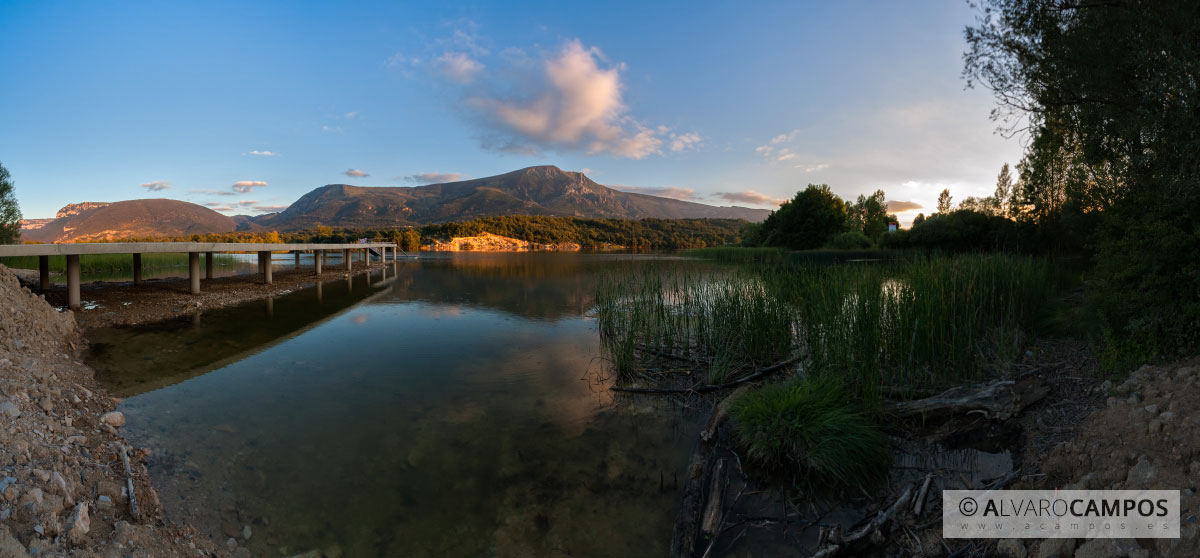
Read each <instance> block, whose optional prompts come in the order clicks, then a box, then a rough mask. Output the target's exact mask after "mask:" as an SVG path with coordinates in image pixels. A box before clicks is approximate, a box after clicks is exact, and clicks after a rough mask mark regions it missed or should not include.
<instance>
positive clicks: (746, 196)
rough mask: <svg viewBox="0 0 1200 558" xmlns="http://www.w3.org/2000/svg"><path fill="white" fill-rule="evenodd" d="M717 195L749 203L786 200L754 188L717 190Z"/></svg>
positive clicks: (758, 203) (777, 203) (759, 203)
mask: <svg viewBox="0 0 1200 558" xmlns="http://www.w3.org/2000/svg"><path fill="white" fill-rule="evenodd" d="M715 195H716V197H718V198H721V199H723V200H725V201H729V202H733V203H748V204H751V205H780V204H782V203H783V202H784V200H777V199H772V198H771V197H770V196H768V195H766V194H760V193H758V192H755V191H754V190H746V191H743V192H717V193H716V194H715Z"/></svg>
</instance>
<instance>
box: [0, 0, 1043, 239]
mask: <svg viewBox="0 0 1200 558" xmlns="http://www.w3.org/2000/svg"><path fill="white" fill-rule="evenodd" d="M973 15H974V14H973V13H972V12H971V11H970V9H969V8H968V7H967V6H966V4H965V3H960V2H953V1H945V2H943V1H938V2H903V3H896V2H879V3H868V2H830V3H803V2H779V3H755V2H741V3H736V4H731V3H728V2H712V3H703V2H681V3H667V2H662V3H644V2H634V3H617V2H604V3H586V4H585V3H563V2H522V3H510V2H494V3H475V4H460V5H457V6H452V5H445V6H440V5H435V3H412V4H402V3H394V2H379V3H353V4H351V3H334V2H328V3H320V2H278V3H266V2H254V3H251V2H190V3H189V2H169V3H158V2H156V3H135V2H128V3H98V2H91V3H84V2H40V1H38V2H34V1H30V2H23V1H11V0H10V1H6V2H4V3H0V76H2V78H0V163H3V164H4V166H5V167H7V168H8V169H9V171H10V172H11V173H12V175H13V179H14V181H15V184H16V187H17V195H18V199H19V201H20V203H21V208H22V211H23V212H24V214H25V216H26V217H28V218H37V217H50V216H53V214H54V212H55V211H56V210H57V209H58V208H59V207H61V206H63V205H65V204H67V203H73V202H80V201H116V200H123V199H136V198H146V197H169V198H175V199H182V200H187V201H192V202H196V203H203V204H207V205H209V206H210V207H214V208H218V209H219V210H222V211H224V212H225V213H226V214H230V215H232V214H237V213H246V214H254V213H259V212H263V211H271V210H277V209H278V208H281V207H283V206H286V205H287V204H289V203H291V202H293V201H295V200H296V199H297V198H298V197H300V196H301V195H303V194H304V193H306V192H308V191H309V190H311V189H313V188H315V187H318V186H321V185H324V184H332V183H347V184H358V185H364V186H411V185H417V184H420V183H423V182H427V181H431V180H434V181H436V180H446V179H453V178H456V177H482V176H490V175H494V174H499V173H503V172H507V171H510V170H513V169H517V168H521V167H525V166H530V165H539V164H553V165H557V166H559V167H562V168H564V169H567V170H583V171H585V172H586V173H587V174H588V175H589V176H590V177H591V178H592V179H594V180H596V181H597V182H600V183H602V184H606V185H610V186H614V187H620V188H624V189H629V190H635V191H644V192H647V193H659V194H665V195H669V196H673V197H679V198H683V199H691V200H694V201H700V202H704V203H711V204H716V205H730V204H737V205H744V206H751V207H768V208H770V207H773V204H774V203H776V202H777V201H778V200H781V199H785V198H789V197H791V196H792V195H793V194H794V193H795V192H796V191H797V190H799V189H801V188H803V187H804V186H805V185H806V184H808V183H827V184H829V185H830V186H831V187H832V188H833V190H834V191H835V192H837V193H838V194H840V195H842V196H843V197H847V198H853V197H856V196H857V195H859V194H862V193H868V192H871V191H874V190H875V189H877V188H882V189H884V190H885V191H886V192H887V193H888V199H889V200H893V201H897V202H900V201H903V202H912V205H915V206H923V207H924V208H925V211H926V212H928V208H929V207H930V206H932V205H934V201H935V199H936V197H937V194H938V192H940V191H941V189H942V188H943V187H948V188H950V190H951V193H952V194H954V197H955V199H962V198H963V197H965V196H968V195H987V194H990V193H991V190H992V189H993V187H994V184H995V177H996V174H997V173H998V172H999V169H1000V166H1001V164H1003V163H1005V162H1008V163H1012V164H1015V163H1016V162H1017V161H1018V159H1019V158H1020V154H1021V144H1020V141H1019V139H1005V138H1002V137H1000V136H997V135H995V134H993V130H994V129H995V124H994V123H993V122H991V121H990V120H989V119H988V113H989V111H990V109H991V107H992V106H993V101H992V98H991V96H990V94H989V93H988V92H987V91H982V90H964V82H963V80H962V79H961V78H960V77H959V74H960V71H961V67H962V62H961V55H962V51H963V49H964V46H965V45H964V42H963V39H962V30H963V27H964V26H965V25H966V24H968V23H970V22H971V21H972V18H973ZM917 211H918V210H912V211H910V212H909V213H901V218H902V221H905V222H907V221H910V220H911V218H912V217H913V216H915V215H916V212H917Z"/></svg>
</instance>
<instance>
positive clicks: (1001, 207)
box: [992, 163, 1013, 215]
mask: <svg viewBox="0 0 1200 558" xmlns="http://www.w3.org/2000/svg"><path fill="white" fill-rule="evenodd" d="M1012 195H1013V178H1012V173H1011V172H1010V171H1009V170H1008V163H1004V166H1003V167H1000V174H999V175H998V176H996V193H995V195H993V196H992V197H993V198H994V199H995V206H996V214H997V215H1009V208H1010V207H1012V203H1011V201H1010V200H1011V199H1012Z"/></svg>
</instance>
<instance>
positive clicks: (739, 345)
mask: <svg viewBox="0 0 1200 558" xmlns="http://www.w3.org/2000/svg"><path fill="white" fill-rule="evenodd" d="M1060 282H1061V281H1060V279H1059V278H1058V274H1057V273H1056V272H1055V269H1054V268H1053V267H1052V266H1051V264H1050V263H1049V262H1048V261H1046V260H1041V259H1035V258H1032V257H1027V256H1013V255H1002V254H1001V255H962V256H916V257H912V258H908V259H903V260H896V261H892V262H877V263H843V264H829V265H817V264H794V263H790V262H789V263H778V262H775V263H761V264H743V265H737V266H733V267H732V268H723V269H720V270H718V271H715V272H714V271H700V270H697V269H696V268H695V267H694V266H682V267H674V268H672V267H668V268H651V267H643V268H640V269H634V270H631V271H628V272H625V273H619V274H617V275H615V276H612V277H609V278H607V279H605V280H604V281H602V282H601V286H600V288H599V291H598V293H597V306H596V307H597V314H598V318H599V323H600V331H601V335H602V342H603V346H604V348H605V351H606V352H607V354H608V356H609V357H610V360H611V361H612V362H613V363H614V364H615V365H616V369H617V371H618V373H619V375H620V376H623V377H628V376H629V375H631V374H633V375H637V374H639V372H642V371H644V370H646V369H647V368H648V367H649V365H650V364H651V362H650V361H652V360H653V359H655V358H656V357H655V354H654V353H655V352H670V353H675V354H683V355H688V356H690V357H691V358H693V359H695V360H697V361H700V362H711V363H713V365H712V366H710V367H709V368H710V370H712V371H713V372H711V374H712V375H713V376H721V375H722V374H726V375H727V374H728V371H729V370H730V369H731V367H736V366H755V365H766V364H770V363H773V362H778V361H780V360H783V359H785V358H787V357H789V356H791V355H793V354H797V353H799V354H801V355H802V356H803V357H804V360H805V364H806V368H807V369H808V370H810V373H813V374H826V373H827V374H832V375H835V376H837V377H839V378H842V379H843V380H844V381H845V382H846V384H847V386H848V387H850V388H852V390H853V391H854V392H855V393H856V394H859V395H862V396H864V398H866V399H871V398H872V397H873V393H874V392H876V391H878V389H879V388H880V387H882V386H887V387H888V388H889V390H892V391H894V390H896V389H899V390H903V389H907V388H912V389H926V388H931V387H940V386H946V385H951V384H956V383H961V382H963V381H968V380H974V379H978V378H980V377H982V376H983V375H985V374H987V373H988V372H989V371H993V370H995V369H996V368H998V367H1002V366H1004V364H1005V363H1007V362H1010V361H1011V360H1013V359H1014V358H1016V356H1017V355H1018V352H1019V349H1020V345H1021V340H1022V338H1023V335H1024V334H1025V333H1026V332H1028V331H1029V330H1030V329H1031V328H1032V327H1033V326H1034V325H1035V322H1036V321H1037V320H1038V316H1039V312H1040V311H1041V310H1042V309H1043V308H1045V307H1046V305H1047V301H1048V300H1049V299H1050V298H1051V296H1052V295H1053V294H1054V292H1055V290H1056V289H1057V286H1058V285H1059V284H1060ZM645 349H650V350H649V351H647V350H645Z"/></svg>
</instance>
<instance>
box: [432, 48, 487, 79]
mask: <svg viewBox="0 0 1200 558" xmlns="http://www.w3.org/2000/svg"><path fill="white" fill-rule="evenodd" d="M433 63H434V66H435V67H436V68H437V70H438V72H440V73H441V74H442V76H444V77H445V78H446V79H448V80H450V81H453V82H454V83H458V84H467V83H471V81H472V80H474V79H475V76H476V74H478V73H479V72H481V71H483V64H482V63H480V62H479V61H478V60H475V59H474V58H471V56H470V55H468V54H467V53H465V52H445V53H442V55H441V56H439V57H437V58H435V59H434V60H433Z"/></svg>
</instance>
